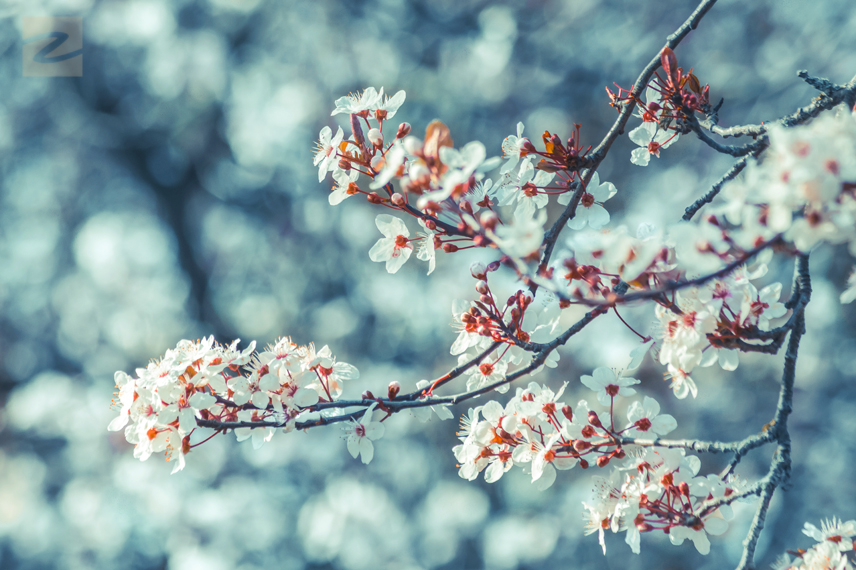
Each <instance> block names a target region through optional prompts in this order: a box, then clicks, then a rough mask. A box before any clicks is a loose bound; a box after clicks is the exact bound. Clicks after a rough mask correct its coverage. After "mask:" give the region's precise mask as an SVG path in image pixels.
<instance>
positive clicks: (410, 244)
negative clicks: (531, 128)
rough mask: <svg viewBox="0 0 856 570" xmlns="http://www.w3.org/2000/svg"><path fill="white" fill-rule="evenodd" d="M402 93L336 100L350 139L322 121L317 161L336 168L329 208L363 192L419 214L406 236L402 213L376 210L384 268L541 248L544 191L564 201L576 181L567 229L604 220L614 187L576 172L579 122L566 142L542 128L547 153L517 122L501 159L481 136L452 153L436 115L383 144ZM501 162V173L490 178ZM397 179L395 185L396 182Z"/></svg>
mask: <svg viewBox="0 0 856 570" xmlns="http://www.w3.org/2000/svg"><path fill="white" fill-rule="evenodd" d="M404 99H405V94H404V92H403V91H400V92H398V93H397V94H396V95H395V97H393V98H391V99H387V100H386V101H384V98H383V89H382V88H381V89H380V91H377V90H375V89H374V88H371V87H370V88H368V89H366V90H365V91H363V92H362V93H361V94H360V95H352V96H350V97H343V98H342V99H339V100H338V101H336V110H335V111H334V112H333V114H336V113H340V112H348V113H350V128H351V135H350V137H349V138H348V139H345V135H344V132H343V131H342V129H341V128H339V130H338V131H337V133H336V134H335V135H333V132H332V130H331V129H330V128H329V127H324V129H322V131H321V133H320V135H319V141H318V144H317V151H316V154H315V159H314V161H315V165H316V166H317V167H318V168H319V179H320V180H323V179H324V178H325V177H326V175H327V174H328V173H330V172H332V173H333V180H334V182H335V186H334V187H333V189H332V192H331V193H330V196H329V201H330V204H331V205H337V204H339V203H341V202H342V201H343V200H345V199H346V198H347V197H349V196H354V195H357V194H363V195H364V196H365V197H366V199H367V200H368V201H369V202H371V203H373V204H377V205H380V206H384V207H386V208H388V209H390V210H393V211H397V212H398V213H399V214H400V215H404V216H410V217H415V218H416V220H417V222H418V223H419V225H420V228H421V231H419V232H417V235H416V237H411V231H410V229H408V227H407V225H406V224H405V223H404V222H403V221H402V219H401V218H399V217H396V216H393V215H390V214H380V215H378V216H377V219H376V225H377V227H378V230H380V232H381V233H382V234H383V236H384V237H383V238H381V239H380V240H378V242H377V243H376V244H375V245H374V247H372V249H371V250H370V252H369V257H370V258H371V260H372V261H375V262H381V263H385V265H386V269H387V271H388V272H390V273H395V272H397V271H398V270H399V269H400V268H401V266H402V265H403V264H404V263H405V262H406V261H407V260H408V259H409V258H410V256H411V255H412V254H413V253H414V252H415V253H416V255H417V257H418V258H419V259H420V260H423V261H427V262H428V273H429V274H430V273H431V272H432V271H433V270H434V267H435V264H436V250H438V249H442V250H443V251H445V252H447V253H452V252H456V251H460V250H462V249H467V248H470V247H495V248H498V249H499V250H501V251H502V252H503V253H504V254H506V255H509V256H511V257H513V258H526V257H528V256H530V255H532V254H533V253H534V252H537V251H538V249H539V248H540V247H541V245H542V242H543V239H544V228H543V226H544V223H545V222H546V219H547V215H546V206H547V205H548V203H549V199H550V196H552V195H555V196H557V202H558V203H559V204H562V205H567V204H569V203H570V201H571V199H572V196H573V195H574V193H575V191H576V189H577V188H579V187H580V186H582V192H581V193H580V199H579V203H578V206H577V215H576V216H575V217H574V219H573V220H571V221H570V222H569V227H571V228H573V229H582V228H583V227H591V228H595V229H597V228H601V227H603V226H605V225H606V224H607V223H608V222H609V213H608V212H607V211H606V209H605V208H604V207H603V203H604V202H605V201H607V200H609V199H610V198H611V197H613V196H614V195H615V194H616V192H617V190H616V188H615V186H614V185H613V184H611V183H609V182H601V181H600V179H599V178H598V175H597V173H594V174H593V176H592V178H591V179H590V180H588V181H584V180H582V179H580V178H579V173H578V168H577V167H576V164H577V161H578V160H579V159H581V158H582V157H584V156H585V153H586V151H585V150H583V149H582V147H581V144H580V133H579V128H578V127H577V129H576V131H575V132H574V134H573V136H572V137H571V138H569V139H568V140H567V141H562V140H561V138H560V137H559V136H558V135H556V134H551V133H549V132H545V133H544V134H543V135H542V137H541V139H542V141H543V145H544V150H543V151H539V150H537V149H536V147H535V145H534V144H533V143H532V142H531V141H530V140H529V139H528V138H526V137H524V136H523V131H524V128H525V127H524V125H523V123H519V124H518V126H517V134H516V135H509V136H508V137H506V139H505V140H504V141H503V143H502V150H503V159H504V160H505V162H504V163H502V159H500V158H499V157H493V158H487V150H486V148H485V146H484V144H482V143H481V142H479V141H473V142H470V143H467V144H465V145H464V146H463V147H461V148H460V149H456V148H455V147H454V142H453V140H452V136H451V132H450V130H449V128H448V127H446V125H444V124H442V123H441V122H439V121H434V122H432V123H431V124H429V125H428V127H427V129H426V131H425V136H424V138H422V139H420V138H418V137H416V136H415V135H411V134H410V133H411V130H412V129H411V126H410V125H409V124H408V123H401V124H400V125H399V126H398V128H397V130H396V134H395V137H394V138H393V139H392V142H388V138H386V137H385V136H384V134H383V123H384V121H386V120H388V119H390V118H392V116H393V115H394V114H395V113H396V112H397V111H398V109H399V107H400V106H401V104H402V103H403V101H404ZM364 129H367V132H368V134H367V135H364V134H363V132H364ZM501 163H502V167H501V168H500V169H499V175H498V178H496V179H495V180H493V179H490V178H486V173H487V172H490V171H492V170H494V169H496V168H497V167H498V166H499V165H500V164H501ZM361 174H362V175H365V176H366V177H368V178H369V179H370V180H369V181H368V184H366V183H365V182H362V181H360V175H361ZM395 181H397V182H398V186H399V188H398V190H396V189H395V188H394V187H393V184H392V183H393V182H395Z"/></svg>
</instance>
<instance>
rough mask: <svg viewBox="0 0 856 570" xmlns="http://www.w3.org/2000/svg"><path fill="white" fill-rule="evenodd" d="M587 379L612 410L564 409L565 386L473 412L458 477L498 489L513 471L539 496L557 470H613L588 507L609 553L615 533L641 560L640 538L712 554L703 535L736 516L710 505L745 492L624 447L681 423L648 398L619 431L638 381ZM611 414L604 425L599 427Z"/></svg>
mask: <svg viewBox="0 0 856 570" xmlns="http://www.w3.org/2000/svg"><path fill="white" fill-rule="evenodd" d="M581 380H582V383H583V384H584V385H585V386H586V387H587V388H589V389H591V390H593V391H594V392H595V393H596V394H597V400H598V402H599V403H600V405H602V406H606V407H608V411H604V412H600V413H598V412H597V411H595V410H593V409H591V407H590V406H589V404H588V402H587V401H585V400H580V401H579V402H578V403H577V404H576V406H574V407H571V406H570V405H568V404H565V403H564V402H562V401H561V400H560V398H561V397H562V395H563V394H564V391H565V389H566V387H567V383H565V384H564V385H563V386H562V387H561V388H560V389H559V390H558V392H553V390H551V389H550V388H549V387H547V386H543V385H539V384H537V383H535V382H531V383H530V384H529V385H528V386H527V387H526V388H517V391H516V394H515V395H514V397H512V398H511V399H510V400H509V401H508V402H507V403H506V405H505V406H504V407H503V406H502V405H501V404H499V403H498V402H496V401H491V402H488V403H486V404H484V405H483V406H478V407H476V408H471V409H470V410H469V413H468V414H467V415H466V416H464V417H463V418H462V420H461V431H460V432H459V434H458V435H459V438H460V441H461V443H460V444H459V445H457V446H455V448H454V453H455V457H456V459H457V460H458V462H459V471H458V473H459V475H460V476H461V477H462V478H464V479H468V480H473V479H475V478H476V477H478V475H479V473H481V472H484V478H485V480H486V481H487V482H489V483H492V482H495V481H497V480H499V479H500V478H501V477H502V475H503V474H504V473H506V472H508V471H509V470H510V469H511V468H512V467H514V466H515V465H517V466H520V467H521V468H523V469H524V470H525V471H526V472H528V473H530V474H531V476H532V482H533V484H535V485H536V487H537V488H539V489H542V490H543V489H546V488H548V487H550V486H551V485H552V484H553V483H554V482H555V480H556V476H557V472H558V471H562V470H568V469H571V468H573V467H575V466H577V465H579V466H580V467H581V468H583V469H587V468H589V467H590V466H593V465H596V466H597V467H601V468H603V467H606V466H607V465H610V464H612V465H613V466H614V469H613V471H612V474H611V475H610V476H609V477H596V478H595V480H596V485H595V489H596V493H595V497H594V500H593V501H592V502H591V504H589V503H584V507H585V510H586V514H585V519H586V526H587V528H588V530H589V532H594V531H598V532H599V540H600V543H601V545H603V548H604V553H605V552H606V547H605V543H604V530H606V529H610V530H611V531H612V532H620V531H626V532H627V538H626V542H627V543H628V544H629V545H630V547H631V549H632V550H633V552H635V553H637V554H638V553H639V551H640V533H642V532H651V531H654V530H661V531H663V532H665V533H668V534H669V538H670V540H671V541H672V543H674V544H680V543H682V542H683V541H684V540H685V539H690V540H692V541H693V543H694V544H695V546H696V548H697V549H698V551H699V552H700V553H702V554H707V553H708V552H709V550H710V542H709V541H708V539H707V535H708V534H711V535H719V534H722V533H723V532H724V531H725V530H726V528H727V523H726V520H727V519H730V518H731V509H730V507H729V506H728V505H721V506H720V505H714V506H710V505H709V504H707V503H706V501H712V500H715V499H719V498H722V497H726V496H728V495H731V494H732V493H734V492H739V491H740V488H741V485H742V483H741V482H740V481H738V480H736V479H735V478H733V477H727V478H721V477H719V476H717V475H714V474H711V475H708V476H706V477H700V476H698V471H699V467H700V465H701V463H700V461H699V460H698V458H697V457H695V456H691V455H687V454H686V452H685V451H684V450H683V449H662V448H653V447H647V448H643V447H639V446H637V445H634V444H632V443H625V442H626V439H625V438H634V437H646V436H647V437H654V438H658V437H660V436H663V435H666V434H668V433H670V432H671V431H673V430H674V429H675V428H676V427H677V422H676V421H675V419H674V418H673V417H672V416H671V415H669V414H661V413H660V405H659V403H658V402H657V401H656V400H654V399H653V398H651V397H648V396H646V397H645V398H644V399H643V400H641V401H639V400H634V401H633V402H632V403H631V404H630V405H629V406H628V407H627V410H626V417H627V421H626V423H625V424H624V427H623V428H621V429H619V428H618V427H616V425H615V424H616V417H617V413H616V409H615V404H616V401H617V398H619V397H630V396H633V395H635V393H636V391H635V389H634V388H632V386H634V385H636V384H638V383H639V380H637V379H635V378H628V377H621V376H619V375H617V374H616V373H615V371H613V370H610V369H608V368H597V369H595V371H594V372H593V374H592V375H591V376H583V377H582V379H581ZM606 414H608V417H609V421H608V422H605V420H601V415H604V416H605V415H606ZM631 441H632V440H631ZM587 534H589V533H587Z"/></svg>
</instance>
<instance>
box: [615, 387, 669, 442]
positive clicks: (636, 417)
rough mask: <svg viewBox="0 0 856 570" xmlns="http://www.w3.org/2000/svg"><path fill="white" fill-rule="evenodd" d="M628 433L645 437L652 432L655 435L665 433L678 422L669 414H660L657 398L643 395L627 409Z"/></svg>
mask: <svg viewBox="0 0 856 570" xmlns="http://www.w3.org/2000/svg"><path fill="white" fill-rule="evenodd" d="M627 421H629V422H630V426H628V428H629V429H628V431H627V433H628V435H631V436H634V437H645V436H646V435H650V434H651V433H652V432H653V433H654V434H655V436H654V437H656V436H661V435H666V434H668V433H670V432H672V431H674V429H675V428H676V427H678V422H677V421H675V418H674V417H672V416H670V415H669V414H660V404H659V403H657V400H655V399H654V398H650V397H648V396H645V399H644V400H643V401H642V403H639V401H638V400H637V401H635V402H633V403H632V404H630V407H629V408H628V409H627Z"/></svg>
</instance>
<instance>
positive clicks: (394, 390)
mask: <svg viewBox="0 0 856 570" xmlns="http://www.w3.org/2000/svg"><path fill="white" fill-rule="evenodd" d="M400 391H401V384H399V383H398V382H396V381H395V380H393V381H392V382H390V383H389V388H387V394H388V395H389V399H390V400H392V399H394V398H395V397H396V396H398V393H399V392H400Z"/></svg>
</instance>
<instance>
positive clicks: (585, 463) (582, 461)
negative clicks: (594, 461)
mask: <svg viewBox="0 0 856 570" xmlns="http://www.w3.org/2000/svg"><path fill="white" fill-rule="evenodd" d="M588 466H589V464H588V461H586V460H585V459H580V469H588Z"/></svg>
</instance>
